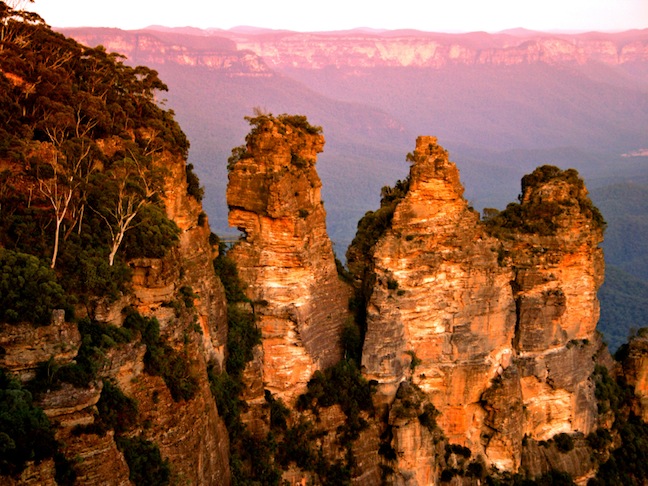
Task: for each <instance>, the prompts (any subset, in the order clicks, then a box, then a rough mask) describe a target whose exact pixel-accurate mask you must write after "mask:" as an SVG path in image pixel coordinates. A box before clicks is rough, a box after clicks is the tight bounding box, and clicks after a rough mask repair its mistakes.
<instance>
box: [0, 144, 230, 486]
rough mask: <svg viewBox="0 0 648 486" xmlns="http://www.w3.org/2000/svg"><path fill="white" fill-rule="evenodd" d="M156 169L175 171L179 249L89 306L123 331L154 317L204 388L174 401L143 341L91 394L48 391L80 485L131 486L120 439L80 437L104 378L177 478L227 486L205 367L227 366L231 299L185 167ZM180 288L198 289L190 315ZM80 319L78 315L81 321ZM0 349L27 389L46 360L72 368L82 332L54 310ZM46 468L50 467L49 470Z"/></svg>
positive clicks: (172, 204) (109, 365) (116, 357)
mask: <svg viewBox="0 0 648 486" xmlns="http://www.w3.org/2000/svg"><path fill="white" fill-rule="evenodd" d="M158 163H159V164H161V165H164V166H165V167H167V168H168V169H169V172H168V174H169V175H168V177H167V179H166V180H165V185H166V191H165V202H166V207H167V208H168V215H169V217H170V218H172V219H173V220H174V221H175V222H176V224H177V225H178V227H179V228H180V231H181V234H180V241H179V243H178V245H177V246H176V247H175V249H173V250H172V251H170V252H169V253H168V254H167V256H165V257H164V258H161V259H152V258H148V259H137V260H133V261H131V267H132V270H133V293H132V294H131V295H126V296H123V297H122V298H121V299H118V300H117V301H115V302H112V303H106V301H104V302H103V303H102V302H99V303H98V304H97V305H96V306H95V307H91V308H90V310H89V312H90V315H89V317H92V318H94V319H95V320H96V322H98V323H104V324H110V325H113V326H121V325H122V324H123V321H124V309H125V308H127V307H130V308H132V309H135V310H137V311H138V312H139V313H141V314H142V315H144V316H148V317H156V318H157V319H158V321H159V323H160V329H161V335H162V337H163V339H165V340H166V342H167V343H168V344H170V345H171V346H172V347H174V348H176V349H178V350H181V351H182V352H183V353H185V354H186V356H187V357H188V359H189V360H190V369H191V372H192V373H193V374H194V375H195V376H196V377H198V379H197V387H198V389H197V392H196V394H195V396H194V397H193V398H192V399H189V400H186V401H185V400H183V401H181V402H177V400H175V399H174V397H173V396H172V394H171V393H170V391H169V388H168V387H167V385H165V382H164V380H163V379H162V377H160V376H153V375H151V374H150V373H147V372H145V363H144V355H145V352H146V347H145V346H144V345H143V344H142V343H140V342H138V341H136V342H133V343H128V344H121V345H118V346H116V347H114V348H111V349H109V350H108V351H107V352H106V355H105V357H104V359H103V361H102V364H101V367H100V369H99V371H98V378H100V380H98V381H96V382H94V383H91V384H90V385H89V387H88V388H81V387H77V386H73V385H70V384H67V383H64V384H63V385H62V387H61V388H60V389H52V390H48V391H47V392H46V393H43V394H42V396H40V399H39V401H38V405H39V406H40V407H42V408H43V410H44V411H45V414H46V415H47V416H48V418H49V419H50V421H51V422H52V423H54V424H55V425H56V428H55V436H56V439H57V440H58V441H59V442H60V443H62V444H64V446H63V449H62V453H63V454H64V455H65V456H66V457H70V458H76V459H77V462H76V463H75V465H74V469H75V472H76V474H77V481H78V482H79V484H81V483H82V484H107V483H111V484H130V482H129V479H128V478H129V468H128V466H127V464H126V461H125V460H124V456H123V455H122V452H121V451H120V450H118V448H117V446H116V443H115V437H114V433H113V432H112V431H109V432H108V433H107V434H105V435H102V434H99V435H98V434H96V433H93V432H88V433H79V430H80V429H79V427H84V426H85V427H87V426H89V425H92V424H93V423H94V422H96V420H97V410H96V404H97V402H98V400H99V398H100V395H101V392H102V388H103V387H102V382H103V381H106V380H108V381H111V382H114V383H116V384H118V386H119V388H120V389H121V390H122V391H123V392H124V394H125V395H126V396H128V397H131V398H132V399H134V400H135V401H136V403H137V405H138V417H139V419H138V424H139V426H138V428H137V429H136V430H133V431H131V433H132V434H135V433H140V434H142V435H143V436H144V437H146V439H147V440H150V441H152V442H154V443H155V444H157V445H158V446H159V448H160V452H161V455H162V457H163V458H165V459H168V460H169V463H170V465H171V470H172V474H174V475H175V476H176V477H182V478H184V479H185V480H188V481H191V482H192V483H194V484H227V483H228V482H229V465H228V456H229V454H228V440H227V431H226V430H225V427H224V424H223V423H222V420H221V419H220V417H219V416H218V412H217V410H216V406H215V402H214V400H213V398H212V396H211V393H210V389H209V383H208V380H207V365H208V363H209V362H210V361H213V362H216V363H218V362H221V363H222V361H223V358H224V352H225V350H224V343H225V341H226V335H227V322H226V316H225V303H224V302H225V296H224V293H223V289H222V285H221V284H220V282H219V280H218V278H217V277H216V275H215V274H214V270H213V266H212V257H213V255H212V248H211V245H210V244H209V227H208V226H207V225H206V224H203V225H202V226H201V225H199V224H198V216H199V214H200V212H201V207H200V204H199V203H198V202H197V201H196V200H195V199H194V198H193V197H191V196H189V195H188V194H187V183H186V175H185V162H184V160H182V159H179V158H177V157H175V156H171V155H169V154H166V155H165V156H163V157H162V158H161V159H160V160H158ZM182 287H185V288H191V289H193V294H194V295H193V298H192V303H191V307H190V308H186V309H182V310H180V312H179V313H178V312H175V311H174V307H173V306H171V305H170V304H172V303H173V302H174V301H176V300H177V299H179V298H181V296H180V295H181V293H180V289H181V288H182ZM82 312H84V310H83V309H81V308H79V309H78V312H77V313H78V314H80V313H82ZM0 345H1V346H2V350H3V353H2V356H1V357H0V366H2V367H3V368H5V369H7V370H9V371H11V372H13V373H15V374H17V375H18V376H20V377H21V378H22V379H23V380H24V381H26V380H28V379H31V378H33V377H34V375H35V373H36V370H37V369H38V368H39V366H40V365H41V363H43V362H47V361H48V360H51V362H53V363H56V366H63V365H66V364H68V363H70V362H73V361H72V360H73V359H75V358H76V357H77V353H78V351H79V348H80V346H81V337H80V335H79V331H78V329H77V326H76V324H73V323H69V322H65V321H64V315H63V312H62V311H60V312H59V311H55V312H54V318H53V320H52V323H51V324H50V325H48V326H43V327H34V326H33V325H32V324H29V323H23V324H18V325H16V324H3V325H1V326H0ZM143 424H146V425H143ZM88 430H90V429H88ZM47 467H49V468H52V469H51V471H50V472H48V471H47ZM53 467H54V464H53V462H52V461H49V462H46V463H42V464H40V465H36V466H33V467H29V468H28V469H26V470H25V471H24V472H23V474H22V475H21V478H22V479H20V480H19V481H18V482H17V483H16V484H29V483H30V480H29V478H30V477H31V476H32V475H35V476H36V477H37V478H38V479H36V480H35V481H36V482H37V483H38V484H45V483H47V481H46V480H45V479H43V478H44V477H46V476H48V475H51V476H53V475H54V473H53ZM44 468H45V469H44ZM42 481H45V482H42ZM47 484H55V483H53V482H52V483H47Z"/></svg>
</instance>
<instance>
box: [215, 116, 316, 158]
mask: <svg viewBox="0 0 648 486" xmlns="http://www.w3.org/2000/svg"><path fill="white" fill-rule="evenodd" d="M245 119H246V120H247V121H248V123H249V124H250V126H251V127H252V129H251V130H250V132H249V133H248V134H247V135H246V137H245V141H246V142H247V143H248V144H249V143H250V142H252V141H253V140H254V139H255V138H256V137H257V136H258V135H259V134H260V133H262V132H265V131H268V130H270V129H271V127H276V128H277V130H278V131H279V133H281V134H284V135H285V134H286V133H287V129H288V128H290V129H292V130H297V131H300V132H303V133H305V134H308V135H319V134H321V133H322V127H319V126H315V125H311V124H310V123H309V122H308V119H307V118H306V117H305V116H304V115H287V114H285V113H284V114H282V115H278V116H273V115H272V114H271V113H261V112H259V111H258V110H257V113H256V115H255V116H253V117H250V116H246V117H245ZM291 155H292V157H291V163H292V164H293V165H294V166H296V167H301V168H303V167H307V166H309V165H311V162H310V161H308V160H305V159H304V158H302V157H300V156H299V155H298V154H297V153H295V152H293V153H292V154H291ZM251 157H252V154H251V153H250V152H249V151H248V146H247V145H240V146H238V147H234V148H233V149H232V155H231V156H230V157H229V158H228V159H227V170H228V171H230V170H232V169H233V168H234V166H235V165H236V163H237V162H239V161H240V160H244V159H248V158H251Z"/></svg>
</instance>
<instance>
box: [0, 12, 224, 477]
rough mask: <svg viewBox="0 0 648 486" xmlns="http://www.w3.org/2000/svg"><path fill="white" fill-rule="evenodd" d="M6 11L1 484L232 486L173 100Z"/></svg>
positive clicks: (212, 330) (204, 280)
mask: <svg viewBox="0 0 648 486" xmlns="http://www.w3.org/2000/svg"><path fill="white" fill-rule="evenodd" d="M0 6H2V8H0V24H2V30H3V39H2V49H1V50H2V59H0V61H1V65H0V85H1V86H2V89H0V98H2V100H1V102H2V105H3V106H4V105H5V104H6V100H7V99H11V100H13V101H12V108H11V109H8V110H5V109H3V110H0V119H1V122H0V125H1V126H2V129H1V130H0V140H1V142H0V145H1V146H2V149H0V187H1V189H0V259H1V261H2V279H1V282H2V292H0V299H2V305H0V321H1V322H0V368H1V370H0V371H1V373H2V377H3V380H2V382H3V383H2V389H1V390H0V391H1V393H2V397H3V399H2V401H1V402H0V405H1V406H2V433H1V434H0V435H1V436H2V454H1V455H2V461H0V468H1V469H0V474H5V475H6V476H2V477H1V478H0V482H2V483H3V484H6V483H8V484H54V483H55V482H58V483H61V484H74V483H76V484H131V483H132V482H138V481H141V476H142V474H144V475H147V474H148V475H150V476H154V477H155V481H157V483H158V484H168V483H170V482H172V481H173V482H186V483H190V484H228V483H229V481H230V472H229V464H228V462H229V451H228V438H227V432H226V430H225V427H224V424H223V421H222V419H221V418H220V417H219V414H218V411H217V409H216V404H215V402H214V399H213V398H212V395H211V391H210V386H209V381H208V375H207V368H208V365H211V363H214V364H215V365H216V366H218V365H222V363H223V361H224V358H225V343H226V337H227V321H226V307H225V294H224V290H223V287H222V285H221V283H220V281H219V279H218V278H217V276H216V274H215V272H214V268H213V263H212V260H213V257H214V255H213V254H212V252H213V249H212V246H211V244H210V230H209V225H208V222H207V218H206V216H205V214H204V213H202V207H201V204H200V201H199V200H200V197H201V195H202V192H201V189H200V187H199V184H198V181H197V179H196V177H195V175H194V174H193V173H192V172H191V167H190V166H187V164H186V156H187V150H188V142H187V140H186V137H185V136H184V134H183V133H182V131H181V130H180V128H179V126H178V125H177V123H176V122H175V121H174V119H173V117H172V114H171V113H170V112H168V111H166V110H164V109H163V108H161V107H160V106H159V105H158V104H157V103H156V100H155V94H154V93H155V92H157V91H158V90H164V89H166V86H165V85H164V84H163V83H162V82H161V81H160V80H159V78H158V77H157V73H156V72H155V71H152V70H150V69H148V68H146V67H141V66H140V67H138V68H130V67H127V66H125V65H124V64H123V63H121V62H119V61H118V57H117V56H114V55H110V54H107V53H106V52H105V50H103V49H91V48H87V47H85V46H81V45H79V44H77V43H76V42H74V41H73V40H71V39H68V38H65V37H64V36H61V35H60V34H56V33H54V32H52V31H51V29H49V27H48V26H47V25H46V24H45V23H44V22H43V21H42V20H41V19H40V18H38V16H36V15H33V14H30V13H28V12H23V11H16V10H13V9H11V8H10V7H8V6H7V5H5V4H4V3H2V4H0ZM117 86H119V88H117ZM17 113H20V114H21V115H20V116H18V117H16V116H14V115H15V114H17ZM7 377H8V378H7ZM16 380H18V381H16ZM25 388H26V389H27V390H29V391H25V390H24V389H25ZM11 397H20V399H21V400H22V406H23V408H22V409H20V408H16V407H15V406H13V405H12V403H13V402H12V401H11V400H13V398H11ZM34 404H35V405H36V406H38V407H40V409H42V411H44V416H41V415H38V414H39V413H41V411H40V410H37V409H34V407H33V405H34ZM21 410H22V411H21ZM24 410H29V413H32V414H36V415H34V416H35V417H37V420H36V419H34V420H31V422H30V421H26V420H25V418H24ZM45 417H46V418H47V419H48V420H47V419H46V418H45ZM21 421H22V422H21ZM34 430H36V431H37V432H39V433H42V434H43V439H42V440H41V441H40V442H41V443H40V444H39V443H38V441H34V443H32V444H31V445H30V446H29V447H27V448H23V446H22V445H21V442H20V441H21V440H24V439H25V438H29V437H30V436H31V435H32V434H34V433H36V432H34ZM30 448H32V449H30ZM34 451H40V452H38V453H35V452H34ZM39 458H40V459H42V458H44V459H46V460H45V461H40V460H39ZM32 459H37V460H36V463H35V464H34V463H33V462H32V463H29V462H27V467H26V468H24V466H25V462H26V461H30V460H32ZM147 468H148V469H147ZM142 470H145V471H147V472H146V473H143V472H142ZM9 476H11V477H9Z"/></svg>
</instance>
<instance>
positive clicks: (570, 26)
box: [8, 0, 648, 32]
mask: <svg viewBox="0 0 648 486" xmlns="http://www.w3.org/2000/svg"><path fill="white" fill-rule="evenodd" d="M20 1H21V0H14V1H13V2H12V1H9V2H8V3H10V4H11V3H16V2H18V3H20ZM22 1H23V3H24V0H22ZM28 8H29V9H30V10H34V11H36V12H37V13H39V14H40V15H41V16H42V17H43V18H44V19H45V21H46V22H47V23H48V24H50V25H52V26H53V27H80V26H96V27H119V28H122V29H137V28H142V27H146V26H149V25H154V24H156V25H164V26H169V27H178V26H180V27H183V26H193V27H200V28H209V27H217V28H223V29H228V28H231V27H235V26H239V25H249V26H254V27H267V28H274V29H290V30H298V31H321V30H342V29H350V28H354V27H372V28H379V29H380V28H384V29H399V28H412V29H419V30H427V31H441V32H443V31H445V32H467V31H476V30H485V31H488V32H496V31H500V30H504V29H510V28H517V27H523V28H527V29H533V30H570V31H572V30H576V31H582V30H599V31H619V30H628V29H633V28H648V0H490V1H485V0H398V1H393V0H392V1H389V2H386V1H382V0H372V1H364V0H360V1H358V0H323V1H308V0H272V1H271V0H182V1H177V0H174V1H170V0H155V1H154V0H110V1H102V2H91V1H88V0H36V1H35V3H33V4H28Z"/></svg>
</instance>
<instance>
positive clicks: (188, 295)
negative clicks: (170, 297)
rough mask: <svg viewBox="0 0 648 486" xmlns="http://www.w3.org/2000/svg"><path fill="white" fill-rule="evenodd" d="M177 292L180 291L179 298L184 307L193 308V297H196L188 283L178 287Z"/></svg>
mask: <svg viewBox="0 0 648 486" xmlns="http://www.w3.org/2000/svg"><path fill="white" fill-rule="evenodd" d="M178 292H179V293H180V298H181V299H182V302H183V303H184V305H185V307H186V308H187V309H193V307H194V299H195V298H196V297H198V296H197V295H196V294H195V293H194V291H193V289H192V288H191V287H190V286H188V285H184V286H182V287H180V289H179V290H178Z"/></svg>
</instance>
